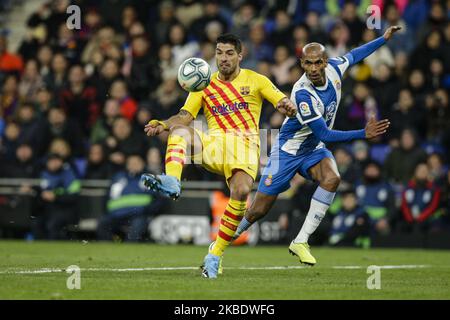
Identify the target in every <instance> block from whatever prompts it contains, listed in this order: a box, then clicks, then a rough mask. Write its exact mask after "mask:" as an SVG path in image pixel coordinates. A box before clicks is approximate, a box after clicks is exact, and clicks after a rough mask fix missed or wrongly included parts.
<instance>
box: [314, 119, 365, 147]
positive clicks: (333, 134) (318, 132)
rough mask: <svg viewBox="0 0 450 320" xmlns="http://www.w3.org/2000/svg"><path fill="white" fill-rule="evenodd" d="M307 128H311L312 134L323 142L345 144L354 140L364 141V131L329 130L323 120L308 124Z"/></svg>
mask: <svg viewBox="0 0 450 320" xmlns="http://www.w3.org/2000/svg"><path fill="white" fill-rule="evenodd" d="M308 126H309V127H310V128H311V131H312V132H313V134H314V135H315V136H316V137H317V138H318V139H319V140H320V141H323V142H345V141H350V140H355V139H364V138H365V136H366V131H365V130H364V129H361V130H350V131H340V130H330V129H328V127H327V124H326V123H325V120H324V119H323V118H320V119H316V120H314V121H312V122H310V123H309V124H308Z"/></svg>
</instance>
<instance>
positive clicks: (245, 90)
mask: <svg viewBox="0 0 450 320" xmlns="http://www.w3.org/2000/svg"><path fill="white" fill-rule="evenodd" d="M240 92H241V94H242V95H247V94H249V93H250V86H245V87H241V90H240Z"/></svg>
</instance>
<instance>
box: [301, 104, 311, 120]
mask: <svg viewBox="0 0 450 320" xmlns="http://www.w3.org/2000/svg"><path fill="white" fill-rule="evenodd" d="M299 108H300V113H301V114H302V116H304V117H307V116H310V115H311V109H310V108H309V105H308V104H307V103H306V102H301V103H300V106H299Z"/></svg>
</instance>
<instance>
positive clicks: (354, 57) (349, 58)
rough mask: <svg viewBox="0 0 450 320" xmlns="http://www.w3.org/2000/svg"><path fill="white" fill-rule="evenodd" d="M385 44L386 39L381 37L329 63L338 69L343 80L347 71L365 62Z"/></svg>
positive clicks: (332, 59)
mask: <svg viewBox="0 0 450 320" xmlns="http://www.w3.org/2000/svg"><path fill="white" fill-rule="evenodd" d="M385 43H386V40H385V39H384V37H379V38H377V39H375V40H372V41H370V42H368V43H366V44H363V45H362V46H359V47H357V48H355V49H353V50H351V51H350V52H348V53H346V54H345V55H344V56H342V57H336V58H331V59H329V60H328V63H329V64H331V65H332V66H333V67H334V68H335V69H336V71H337V72H338V73H339V76H340V77H341V78H342V77H343V75H344V73H345V71H346V70H347V69H348V68H349V67H351V66H353V65H355V64H357V63H359V62H360V61H362V60H364V59H365V58H367V57H368V56H370V55H371V54H372V53H373V52H375V51H376V50H377V49H379V48H380V47H381V46H382V45H384V44H385Z"/></svg>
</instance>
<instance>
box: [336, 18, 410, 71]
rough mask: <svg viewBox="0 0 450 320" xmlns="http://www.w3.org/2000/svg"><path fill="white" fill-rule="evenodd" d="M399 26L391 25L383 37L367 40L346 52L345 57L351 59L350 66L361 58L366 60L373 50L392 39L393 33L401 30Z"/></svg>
mask: <svg viewBox="0 0 450 320" xmlns="http://www.w3.org/2000/svg"><path fill="white" fill-rule="evenodd" d="M400 29H401V27H399V26H392V27H389V28H388V29H387V30H386V32H385V33H384V35H383V36H382V37H379V38H377V39H375V40H372V41H370V42H367V43H365V44H363V45H362V46H360V47H357V48H355V49H353V50H351V51H350V52H349V53H347V54H345V55H344V57H345V58H347V60H348V61H349V64H350V66H351V65H354V64H357V63H359V62H360V61H361V60H364V59H365V58H367V57H368V56H370V55H371V54H372V53H373V52H375V51H376V50H377V49H378V48H380V47H381V46H382V45H384V44H385V43H386V41H388V40H389V39H391V37H392V35H393V34H394V33H395V32H397V31H398V30H400Z"/></svg>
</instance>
